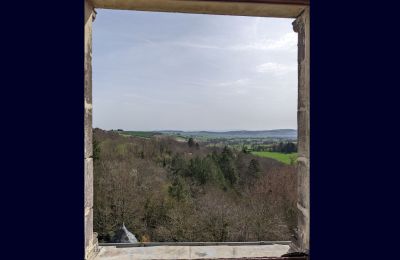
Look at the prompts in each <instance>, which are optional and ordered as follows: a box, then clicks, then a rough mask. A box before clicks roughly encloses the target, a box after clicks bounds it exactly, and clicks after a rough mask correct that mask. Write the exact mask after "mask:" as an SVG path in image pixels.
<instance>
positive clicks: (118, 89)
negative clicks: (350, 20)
mask: <svg viewBox="0 0 400 260" xmlns="http://www.w3.org/2000/svg"><path fill="white" fill-rule="evenodd" d="M292 22H293V19H283V18H280V19H279V18H261V17H243V16H222V15H200V14H178V13H157V12H139V11H115V10H101V9H100V10H97V15H96V20H95V21H94V24H93V50H92V52H93V53H92V56H93V58H92V59H93V60H92V62H93V126H94V127H99V128H102V129H105V130H110V129H118V128H120V129H124V130H142V131H152V130H186V131H198V130H210V131H226V130H269V129H283V128H292V129H296V128H297V34H296V33H295V32H293V29H292V25H291V23H292Z"/></svg>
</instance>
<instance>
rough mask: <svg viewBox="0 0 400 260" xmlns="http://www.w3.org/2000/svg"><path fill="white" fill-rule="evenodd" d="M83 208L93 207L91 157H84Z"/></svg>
mask: <svg viewBox="0 0 400 260" xmlns="http://www.w3.org/2000/svg"><path fill="white" fill-rule="evenodd" d="M84 182H85V209H86V208H90V209H92V208H93V159H92V158H86V159H85V180H84Z"/></svg>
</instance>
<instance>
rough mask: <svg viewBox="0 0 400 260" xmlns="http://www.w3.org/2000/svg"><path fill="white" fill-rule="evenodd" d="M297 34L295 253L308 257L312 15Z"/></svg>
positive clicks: (301, 20) (302, 19) (300, 21)
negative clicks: (296, 210) (296, 217)
mask: <svg viewBox="0 0 400 260" xmlns="http://www.w3.org/2000/svg"><path fill="white" fill-rule="evenodd" d="M293 29H294V31H295V32H297V33H298V109H297V129H298V130H297V131H298V160H297V181H298V184H297V195H298V199H297V209H298V220H297V222H298V223H297V232H296V236H295V241H294V245H293V248H292V250H293V251H301V252H306V253H308V250H309V241H310V11H309V8H308V7H307V8H306V9H305V10H304V11H303V12H302V14H301V15H300V16H299V17H297V19H296V20H295V21H294V22H293Z"/></svg>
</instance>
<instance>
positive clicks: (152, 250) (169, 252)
mask: <svg viewBox="0 0 400 260" xmlns="http://www.w3.org/2000/svg"><path fill="white" fill-rule="evenodd" d="M288 250H289V246H288V245H279V244H275V245H251V246H247V245H246V246H154V247H123V248H116V247H114V246H104V247H100V253H99V254H98V255H97V257H96V258H95V259H96V260H114V259H115V260H117V259H118V260H125V259H130V260H133V259H212V258H245V257H279V256H281V255H283V254H286V253H287V252H288Z"/></svg>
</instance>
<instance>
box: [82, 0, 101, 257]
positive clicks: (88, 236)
mask: <svg viewBox="0 0 400 260" xmlns="http://www.w3.org/2000/svg"><path fill="white" fill-rule="evenodd" d="M94 16H95V12H94V8H93V6H92V4H91V3H90V2H89V1H88V0H85V43H84V44H85V61H84V63H85V64H84V70H85V90H84V95H85V101H84V110H85V116H84V125H85V127H84V145H85V148H84V154H85V158H84V160H85V161H84V162H85V163H84V164H85V169H84V183H85V211H84V212H85V231H84V232H85V235H84V236H85V259H92V258H93V257H94V256H95V253H96V251H97V244H98V243H97V237H96V236H95V235H94V233H93V136H92V135H93V133H92V22H93V20H94Z"/></svg>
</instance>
